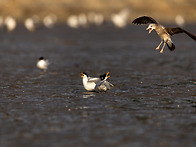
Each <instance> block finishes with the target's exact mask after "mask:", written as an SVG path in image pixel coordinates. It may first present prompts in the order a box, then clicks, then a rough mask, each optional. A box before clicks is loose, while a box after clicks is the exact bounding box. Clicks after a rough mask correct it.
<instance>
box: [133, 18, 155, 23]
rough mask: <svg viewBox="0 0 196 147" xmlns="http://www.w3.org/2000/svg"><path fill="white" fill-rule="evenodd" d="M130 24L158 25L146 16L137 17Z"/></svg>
mask: <svg viewBox="0 0 196 147" xmlns="http://www.w3.org/2000/svg"><path fill="white" fill-rule="evenodd" d="M132 23H133V24H148V23H154V24H158V23H157V22H156V20H154V19H153V18H152V17H148V16H142V17H138V18H136V19H135V20H133V22H132Z"/></svg>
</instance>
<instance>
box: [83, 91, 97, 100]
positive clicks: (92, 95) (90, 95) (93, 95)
mask: <svg viewBox="0 0 196 147" xmlns="http://www.w3.org/2000/svg"><path fill="white" fill-rule="evenodd" d="M91 97H95V92H83V98H84V99H87V98H91Z"/></svg>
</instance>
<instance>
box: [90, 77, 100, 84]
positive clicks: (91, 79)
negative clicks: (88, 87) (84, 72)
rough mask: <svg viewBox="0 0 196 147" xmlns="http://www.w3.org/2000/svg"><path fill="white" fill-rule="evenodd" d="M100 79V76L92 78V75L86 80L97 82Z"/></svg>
mask: <svg viewBox="0 0 196 147" xmlns="http://www.w3.org/2000/svg"><path fill="white" fill-rule="evenodd" d="M100 80H101V79H100V78H92V77H88V82H95V83H96V82H99V81H100Z"/></svg>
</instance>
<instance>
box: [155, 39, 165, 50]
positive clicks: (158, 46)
mask: <svg viewBox="0 0 196 147" xmlns="http://www.w3.org/2000/svg"><path fill="white" fill-rule="evenodd" d="M162 43H163V41H162V40H161V43H160V44H159V45H158V46H157V48H156V50H158V49H159V48H160V46H161V44H162Z"/></svg>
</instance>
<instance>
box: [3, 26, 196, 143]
mask: <svg viewBox="0 0 196 147" xmlns="http://www.w3.org/2000/svg"><path fill="white" fill-rule="evenodd" d="M185 28H186V29H187V30H189V31H191V32H193V33H195V34H196V28H195V26H186V27H185ZM173 41H174V43H175V45H176V50H175V51H174V52H170V51H169V50H168V49H167V47H166V48H165V50H164V53H163V54H160V53H159V51H155V48H156V46H157V45H158V44H159V42H160V40H159V38H158V37H157V36H156V34H155V33H152V34H151V35H148V32H147V31H145V27H144V26H134V25H132V26H128V27H127V28H124V29H117V28H114V27H112V26H102V27H91V28H88V29H83V28H80V29H70V28H68V27H66V26H62V25H60V26H57V27H55V28H53V29H50V30H49V29H40V30H38V31H36V32H34V33H30V32H28V31H27V30H25V29H24V28H23V27H18V28H17V29H16V30H15V31H14V32H12V33H6V32H4V31H2V30H1V31H0V69H1V72H0V76H1V80H0V93H1V97H0V126H1V127H0V146H1V147H11V146H20V147H23V146H28V147H31V146H32V147H33V146H37V147H42V146H56V147H65V146H66V147H67V146H69V147H76V146H80V147H86V146H91V147H92V146H97V147H108V146H112V147H115V146H119V147H130V146H134V147H144V146H152V147H169V146H175V147H176V146H178V147H184V146H186V147H187V146H189V147H195V144H196V43H195V42H194V41H193V40H192V39H190V38H189V37H187V36H186V35H185V34H179V35H176V36H174V37H173ZM40 56H44V57H46V58H48V59H49V60H50V62H51V65H50V66H49V69H48V71H47V72H46V73H44V72H42V71H40V70H39V69H37V68H36V61H37V59H38V58H39V57H40ZM83 71H85V72H87V73H88V74H89V75H91V76H98V75H100V74H103V73H106V72H108V71H109V72H110V74H111V78H110V79H109V81H110V82H111V83H113V84H114V85H115V87H114V88H113V89H111V90H110V91H107V92H105V93H91V92H86V91H85V90H84V88H83V86H82V79H81V77H80V72H83Z"/></svg>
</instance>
